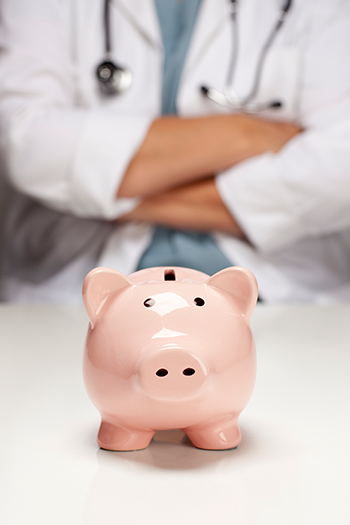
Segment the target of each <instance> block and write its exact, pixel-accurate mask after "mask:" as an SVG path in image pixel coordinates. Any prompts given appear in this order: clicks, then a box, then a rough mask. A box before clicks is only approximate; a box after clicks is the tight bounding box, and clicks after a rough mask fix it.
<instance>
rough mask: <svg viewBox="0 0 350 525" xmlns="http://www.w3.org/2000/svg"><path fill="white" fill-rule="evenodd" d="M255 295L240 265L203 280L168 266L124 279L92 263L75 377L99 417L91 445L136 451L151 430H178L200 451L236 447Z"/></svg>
mask: <svg viewBox="0 0 350 525" xmlns="http://www.w3.org/2000/svg"><path fill="white" fill-rule="evenodd" d="M257 294H258V289H257V283H256V280H255V277H254V276H253V274H252V273H251V272H250V271H249V270H246V269H244V268H239V267H232V268H227V269H225V270H222V271H220V272H218V273H216V274H215V275H213V276H212V277H209V276H208V275H206V274H204V273H201V272H198V271H195V270H190V269H187V268H177V267H173V268H150V269H147V270H142V271H139V272H135V273H133V274H131V275H129V276H128V277H125V276H124V275H123V274H121V273H119V272H117V271H115V270H111V269H109V268H96V269H94V270H92V271H91V272H90V273H89V274H88V275H87V276H86V278H85V281H84V287H83V300H84V305H85V308H86V311H87V313H88V316H89V319H90V325H89V329H88V333H87V337H86V344H85V352H84V363H83V374H84V381H85V386H86V389H87V392H88V395H89V397H90V398H91V400H92V402H93V403H94V405H95V406H96V407H97V409H98V410H99V412H100V414H101V419H102V421H101V426H100V429H99V433H98V438H97V442H98V444H99V446H100V447H101V448H104V449H108V450H120V451H121V450H138V449H142V448H145V447H147V446H148V445H149V443H150V441H151V439H152V437H153V436H154V434H155V432H156V431H157V430H168V429H181V430H182V431H183V432H184V433H185V434H186V435H187V436H188V437H189V439H190V440H191V441H192V443H193V445H194V446H195V447H198V448H201V449H211V450H224V449H230V448H234V447H236V446H237V445H238V444H239V442H240V441H241V432H240V429H239V425H238V417H239V415H240V413H241V411H242V410H243V409H244V407H245V406H246V404H247V402H248V400H249V398H250V396H251V394H252V391H253V387H254V383H255V375H256V354H255V344H254V340H253V336H252V333H251V330H250V327H249V321H250V318H251V315H252V313H253V311H254V307H255V304H256V301H257Z"/></svg>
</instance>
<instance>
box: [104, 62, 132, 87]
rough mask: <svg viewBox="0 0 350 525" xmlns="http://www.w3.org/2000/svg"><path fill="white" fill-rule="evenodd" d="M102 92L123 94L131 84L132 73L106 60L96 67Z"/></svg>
mask: <svg viewBox="0 0 350 525" xmlns="http://www.w3.org/2000/svg"><path fill="white" fill-rule="evenodd" d="M96 76H97V78H98V80H99V87H100V91H101V93H103V94H104V95H121V94H122V93H125V91H127V90H128V89H129V87H130V86H131V82H132V73H131V71H129V70H128V69H124V68H122V67H120V66H117V65H116V64H114V63H113V62H111V61H109V60H106V61H104V62H102V63H101V64H100V65H99V66H98V67H97V69H96Z"/></svg>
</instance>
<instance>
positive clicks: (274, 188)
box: [0, 0, 350, 302]
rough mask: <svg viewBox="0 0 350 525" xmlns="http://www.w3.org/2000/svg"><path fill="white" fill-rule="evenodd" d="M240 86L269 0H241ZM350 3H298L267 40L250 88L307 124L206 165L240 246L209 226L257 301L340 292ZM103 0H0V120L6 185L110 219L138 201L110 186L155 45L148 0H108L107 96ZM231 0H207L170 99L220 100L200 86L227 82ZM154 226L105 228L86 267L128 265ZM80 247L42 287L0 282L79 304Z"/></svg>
mask: <svg viewBox="0 0 350 525" xmlns="http://www.w3.org/2000/svg"><path fill="white" fill-rule="evenodd" d="M240 4H241V6H240V11H239V14H238V26H239V35H238V37H239V54H238V62H237V67H236V71H235V77H234V86H235V89H236V91H237V92H238V94H240V95H242V96H244V95H245V94H246V93H248V92H249V90H250V89H251V87H252V84H253V78H254V75H255V72H256V66H257V61H258V56H259V53H260V51H261V49H262V46H263V45H264V43H265V41H266V38H267V37H268V35H269V34H270V33H271V29H272V27H273V26H274V24H275V23H276V17H277V13H278V7H279V6H281V1H280V0H265V1H264V2H262V1H261V0H241V2H240ZM349 4H350V3H349V1H348V0H343V1H342V0H335V1H333V2H329V1H328V0H294V2H293V6H292V9H291V11H290V14H289V16H288V19H287V20H286V22H285V24H284V25H283V27H282V29H281V30H280V32H279V33H278V35H277V36H276V38H275V39H274V41H273V44H272V47H271V49H270V50H269V52H268V55H267V58H266V62H265V64H264V68H263V73H262V77H261V82H260V87H259V92H258V95H257V98H256V101H257V102H259V101H261V102H266V101H269V100H276V99H278V100H282V101H283V107H282V108H281V109H279V110H271V109H270V110H267V111H265V112H263V113H262V114H261V116H262V117H266V118H272V119H282V120H291V121H295V122H297V123H298V124H300V125H301V126H302V127H303V128H305V131H304V132H303V133H301V134H300V135H298V136H296V137H295V138H293V139H292V140H291V141H290V142H289V143H288V144H287V145H286V146H285V147H284V148H283V149H282V150H281V151H280V152H279V153H278V154H270V153H266V154H264V155H258V156H256V157H254V158H251V159H249V160H247V161H245V162H242V163H240V164H238V165H236V166H234V167H232V168H230V169H229V170H227V171H225V172H223V173H221V174H219V175H218V177H217V187H218V190H219V192H220V194H221V197H222V199H223V200H224V202H225V203H226V205H227V207H228V209H229V210H231V212H232V213H233V215H234V216H235V218H236V219H237V220H238V222H239V223H240V224H241V226H242V227H243V229H244V231H245V232H246V234H247V236H248V238H249V239H250V244H248V243H246V242H243V241H240V240H237V239H234V238H233V237H231V236H227V235H223V234H220V233H217V234H216V235H215V239H216V241H217V243H218V244H219V246H220V248H221V249H222V250H223V251H224V252H225V254H226V255H227V256H228V258H229V259H230V260H231V261H232V263H233V264H239V265H243V266H246V267H248V268H250V269H251V270H252V271H253V272H254V273H255V275H256V276H257V279H258V283H259V288H260V294H261V296H262V297H263V298H264V299H265V300H266V301H274V302H282V301H313V302H327V301H334V300H339V299H345V300H348V299H350V61H349V59H348V56H349V51H350V30H349V28H350V7H349ZM102 11H103V1H102V0H31V1H30V2H28V0H2V3H1V19H2V24H3V29H2V31H1V33H0V46H1V48H2V57H1V62H0V119H1V135H0V140H1V144H2V153H3V155H4V157H5V161H6V164H7V171H8V175H9V178H10V180H11V181H12V184H13V185H14V186H15V187H16V188H17V189H18V190H19V191H21V192H24V193H25V194H27V195H30V196H32V197H34V198H35V199H37V200H39V201H40V202H42V203H44V204H45V205H46V206H49V207H51V208H54V209H57V210H60V211H64V212H67V213H72V214H75V215H78V216H80V217H96V218H104V219H114V218H116V217H118V215H120V214H121V213H124V212H125V211H127V210H129V209H131V208H132V206H134V204H135V201H134V200H133V199H119V200H116V199H115V194H116V192H117V189H118V185H119V184H120V181H121V180H122V177H123V174H124V171H125V169H126V167H127V165H128V162H129V161H130V159H131V158H132V156H133V155H134V153H135V151H136V150H137V148H138V147H139V146H140V144H141V143H142V140H143V139H144V137H145V135H146V133H147V130H148V127H149V125H150V123H151V122H152V120H153V119H154V118H155V117H157V116H158V115H159V114H160V98H161V97H160V95H161V76H162V60H163V49H162V43H161V35H160V30H159V27H158V21H157V14H156V10H155V6H154V4H153V1H152V0H112V16H111V23H112V38H113V44H112V46H113V54H114V57H115V60H116V61H117V62H118V63H120V64H122V65H125V66H126V67H128V68H129V69H130V70H131V72H132V74H133V83H132V86H131V88H130V90H129V91H128V92H127V93H125V94H123V95H122V96H119V97H114V98H108V99H105V98H103V97H101V95H100V93H99V91H98V85H97V81H96V78H95V73H94V72H95V69H96V66H97V65H98V64H99V63H100V62H101V60H102V59H103V55H104V32H103V24H102ZM231 33H232V24H231V22H230V19H229V15H228V1H227V0H203V3H202V6H201V9H200V12H199V15H198V19H197V22H196V26H195V29H194V33H193V37H192V41H191V45H190V49H189V52H188V56H187V60H186V63H185V66H184V71H183V75H182V79H181V82H180V87H179V93H178V112H179V114H180V115H182V116H199V115H208V114H211V113H219V112H226V111H229V110H228V109H225V108H222V107H220V106H218V105H216V104H215V103H213V102H212V101H210V100H208V99H206V98H205V97H203V95H202V94H201V93H200V90H199V88H200V86H201V85H207V86H209V87H215V88H217V89H219V90H224V87H225V80H226V76H227V70H228V65H229V60H230V55H231V47H232V34H231ZM151 235H152V228H151V226H148V225H134V224H133V225H127V226H123V227H120V226H118V227H116V228H115V231H114V233H113V234H112V235H111V237H110V239H109V241H108V242H107V245H106V247H105V250H104V253H103V254H102V256H101V259H100V260H99V261H96V264H99V265H100V264H101V265H108V266H113V267H115V268H117V269H119V270H120V271H122V272H124V273H126V274H128V273H130V272H132V271H134V269H135V267H136V265H137V262H138V260H139V258H140V255H141V254H142V252H143V250H144V249H145V247H146V246H147V245H148V243H149V241H150V238H151ZM89 265H91V261H86V260H84V257H82V258H81V259H80V260H78V261H75V262H74V263H72V264H71V265H70V266H69V267H68V268H63V269H62V271H61V272H60V273H59V274H58V275H57V276H55V277H53V278H51V279H49V280H48V281H47V282H46V283H42V284H41V285H39V286H34V285H29V284H25V283H19V282H15V280H11V279H8V282H7V283H4V284H5V288H4V289H5V295H6V294H7V298H8V299H11V298H12V299H15V300H35V299H36V298H37V299H39V300H40V298H41V299H44V300H53V301H55V300H64V301H72V302H74V301H78V300H79V296H80V288H81V282H82V278H83V277H84V272H85V270H87V269H88V267H89Z"/></svg>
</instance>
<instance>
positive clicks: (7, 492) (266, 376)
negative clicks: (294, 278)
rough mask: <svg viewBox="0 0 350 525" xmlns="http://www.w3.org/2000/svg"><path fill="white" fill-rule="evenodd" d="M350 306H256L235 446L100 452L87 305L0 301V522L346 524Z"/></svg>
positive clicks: (161, 445)
mask: <svg viewBox="0 0 350 525" xmlns="http://www.w3.org/2000/svg"><path fill="white" fill-rule="evenodd" d="M349 320H350V305H342V306H332V307H311V306H289V307H268V306H266V305H259V306H258V307H257V310H256V311H255V313H254V316H253V320H252V327H253V332H254V335H255V339H256V344H257V352H258V378H257V383H256V388H255V391H254V394H253V397H252V399H251V401H250V402H249V404H248V406H247V408H246V409H245V411H244V412H243V414H242V416H241V418H240V422H241V428H242V434H243V439H242V443H241V444H240V445H239V447H238V448H237V449H236V450H231V451H224V452H212V451H202V450H198V449H195V448H194V447H193V446H192V445H191V443H190V442H189V441H188V440H187V438H185V437H184V435H183V434H182V433H181V432H180V431H171V432H169V431H168V432H158V433H157V434H156V436H155V439H154V440H153V442H152V443H151V445H150V446H149V447H148V448H147V449H146V450H142V451H138V452H107V451H103V450H99V448H98V446H97V444H96V433H97V430H98V425H99V415H98V413H97V411H96V409H95V408H94V407H93V405H92V404H91V402H90V400H89V399H88V397H87V395H86V393H85V389H84V386H83V382H82V376H81V358H82V347H83V340H84V336H85V331H86V327H87V318H86V315H85V313H84V311H83V309H82V308H73V307H46V306H37V307H33V306H32V307H29V306H15V305H1V306H0V348H1V354H0V355H1V361H0V389H1V420H0V425H1V428H0V435H1V449H0V465H1V466H0V472H1V486H0V494H1V496H0V498H1V504H0V522H1V523H2V524H3V525H12V524H15V525H32V524H33V525H56V524H57V525H70V524H73V525H78V524H84V525H97V524H98V525H112V524H113V525H115V524H121V525H129V524H130V525H131V524H132V525H134V524H135V525H136V524H142V525H148V524H150V525H151V524H152V525H160V524H162V525H163V524H170V525H175V524H176V525H178V524H185V525H187V524H200V525H213V524H221V523H222V524H235V525H241V524H242V525H255V524H259V525H260V524H266V525H274V524H278V525H289V524H290V525H296V524H298V525H303V524H308V525H309V524H317V525H323V524H324V525H330V524H336V525H342V524H349V523H350V498H349V489H350V475H349V473H350V415H349V401H350V322H349Z"/></svg>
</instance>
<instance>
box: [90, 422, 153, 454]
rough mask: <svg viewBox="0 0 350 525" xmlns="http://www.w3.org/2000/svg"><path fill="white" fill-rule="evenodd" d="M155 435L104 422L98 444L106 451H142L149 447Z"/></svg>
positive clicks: (99, 433) (150, 432) (151, 432)
mask: <svg viewBox="0 0 350 525" xmlns="http://www.w3.org/2000/svg"><path fill="white" fill-rule="evenodd" d="M154 434H155V432H154V431H149V432H145V431H140V430H135V429H127V428H122V427H118V426H117V425H114V424H112V423H109V422H107V421H103V420H102V422H101V426H100V430H99V432H98V436H97V443H98V444H99V446H100V447H101V448H103V449H105V450H115V451H128V450H129V451H130V450H141V449H143V448H146V447H148V445H149V444H150V441H151V439H152V438H153V436H154Z"/></svg>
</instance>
